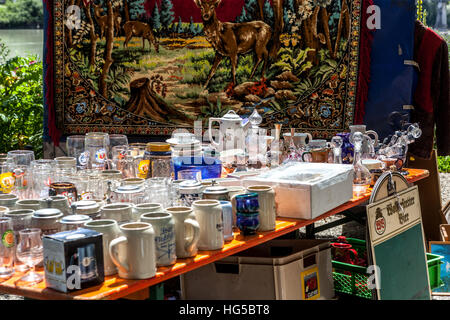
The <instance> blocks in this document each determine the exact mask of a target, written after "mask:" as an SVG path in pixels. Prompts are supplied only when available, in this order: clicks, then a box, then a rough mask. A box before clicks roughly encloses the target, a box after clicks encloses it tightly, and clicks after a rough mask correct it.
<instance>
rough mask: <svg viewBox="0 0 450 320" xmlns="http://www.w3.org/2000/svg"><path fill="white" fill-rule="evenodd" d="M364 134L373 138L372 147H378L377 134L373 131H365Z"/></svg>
mask: <svg viewBox="0 0 450 320" xmlns="http://www.w3.org/2000/svg"><path fill="white" fill-rule="evenodd" d="M364 134H366V135H368V136H370V135H372V136H373V137H374V139H373V141H374V143H373V146H374V147H376V146H378V133H376V132H375V131H373V130H367V131H366V133H364Z"/></svg>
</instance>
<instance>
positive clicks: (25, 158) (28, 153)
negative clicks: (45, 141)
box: [8, 150, 34, 166]
mask: <svg viewBox="0 0 450 320" xmlns="http://www.w3.org/2000/svg"><path fill="white" fill-rule="evenodd" d="M8 157H10V158H12V159H13V162H14V164H16V165H20V166H29V165H31V161H33V160H34V151H32V150H12V151H9V152H8Z"/></svg>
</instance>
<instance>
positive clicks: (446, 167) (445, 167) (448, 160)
mask: <svg viewBox="0 0 450 320" xmlns="http://www.w3.org/2000/svg"><path fill="white" fill-rule="evenodd" d="M438 170H439V172H444V173H450V156H447V157H438Z"/></svg>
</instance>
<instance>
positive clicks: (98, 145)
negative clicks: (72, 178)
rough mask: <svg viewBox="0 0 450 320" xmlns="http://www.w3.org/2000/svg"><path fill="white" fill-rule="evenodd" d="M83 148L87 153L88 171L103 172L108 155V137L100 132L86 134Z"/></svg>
mask: <svg viewBox="0 0 450 320" xmlns="http://www.w3.org/2000/svg"><path fill="white" fill-rule="evenodd" d="M85 148H86V151H88V152H89V161H88V168H89V169H97V170H103V169H104V168H105V161H106V160H107V159H108V153H109V135H108V134H107V133H102V132H90V133H87V134H86V138H85Z"/></svg>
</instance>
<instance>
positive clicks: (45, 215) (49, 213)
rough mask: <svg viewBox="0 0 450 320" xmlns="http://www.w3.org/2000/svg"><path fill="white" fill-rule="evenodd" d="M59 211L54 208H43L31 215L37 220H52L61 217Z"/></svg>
mask: <svg viewBox="0 0 450 320" xmlns="http://www.w3.org/2000/svg"><path fill="white" fill-rule="evenodd" d="M62 215H63V213H62V212H61V210H59V209H56V208H45V209H39V210H36V211H35V212H34V214H33V218H37V219H53V218H58V217H60V216H62Z"/></svg>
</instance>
